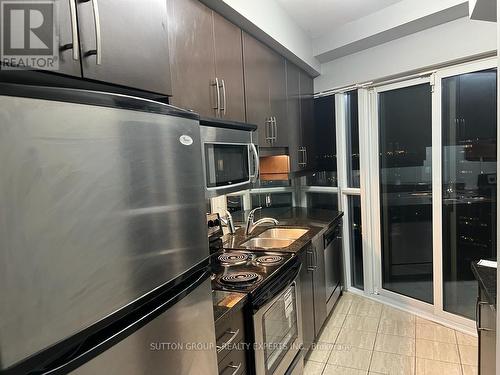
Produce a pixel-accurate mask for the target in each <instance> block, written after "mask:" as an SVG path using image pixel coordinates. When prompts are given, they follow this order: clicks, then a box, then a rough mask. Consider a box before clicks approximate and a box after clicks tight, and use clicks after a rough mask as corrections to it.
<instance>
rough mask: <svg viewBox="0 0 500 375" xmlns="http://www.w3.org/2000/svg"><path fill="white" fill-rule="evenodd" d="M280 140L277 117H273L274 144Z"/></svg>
mask: <svg viewBox="0 0 500 375" xmlns="http://www.w3.org/2000/svg"><path fill="white" fill-rule="evenodd" d="M277 140H278V126H277V121H276V116H273V142H276V141H277Z"/></svg>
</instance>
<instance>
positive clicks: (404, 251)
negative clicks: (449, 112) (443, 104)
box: [378, 82, 433, 303]
mask: <svg viewBox="0 0 500 375" xmlns="http://www.w3.org/2000/svg"><path fill="white" fill-rule="evenodd" d="M431 103H432V93H431V85H430V84H429V83H428V82H427V83H423V84H418V85H412V86H407V87H400V88H394V89H389V90H387V91H381V92H380V93H379V97H378V109H379V111H378V113H379V114H378V118H379V121H378V124H379V137H378V138H379V139H378V143H379V158H380V161H379V166H380V169H379V190H380V235H381V256H382V259H381V268H382V270H381V274H382V288H383V289H385V290H389V291H391V292H395V293H398V294H401V295H404V296H408V297H411V298H415V299H417V300H420V301H424V302H427V303H433V277H432V272H433V261H432V259H433V253H432V152H431V151H432V149H431V146H432V110H431V108H432V107H431Z"/></svg>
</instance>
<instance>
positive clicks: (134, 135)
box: [0, 85, 209, 372]
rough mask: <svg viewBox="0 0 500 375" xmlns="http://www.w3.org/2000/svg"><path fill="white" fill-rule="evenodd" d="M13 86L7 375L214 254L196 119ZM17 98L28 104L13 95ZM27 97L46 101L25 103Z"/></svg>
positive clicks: (3, 318)
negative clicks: (20, 363) (19, 364)
mask: <svg viewBox="0 0 500 375" xmlns="http://www.w3.org/2000/svg"><path fill="white" fill-rule="evenodd" d="M8 86H9V85H0V160H1V163H0V286H1V287H0V300H1V301H2V302H1V303H0V372H1V370H2V369H4V368H7V367H10V366H11V365H13V364H15V363H16V362H18V361H20V360H23V359H25V358H26V357H28V356H30V355H32V354H34V353H36V352H38V351H40V350H42V349H44V348H47V347H49V346H51V345H53V344H54V343H56V342H58V341H60V340H62V339H65V338H67V337H70V336H72V335H73V334H75V333H76V332H79V331H81V330H82V329H84V328H87V327H89V326H91V325H93V324H94V323H96V322H98V321H100V320H101V319H103V318H105V317H108V316H109V315H110V314H114V313H116V312H117V311H118V310H120V309H122V308H124V307H127V306H128V305H130V304H131V303H132V302H133V301H135V300H137V299H138V298H139V297H142V296H144V295H146V294H148V293H150V292H152V291H154V290H155V289H157V288H159V287H161V286H162V285H164V284H166V283H167V282H172V281H173V280H175V279H176V278H178V277H180V276H181V275H183V274H185V272H186V271H187V270H189V269H191V268H192V267H193V266H195V265H197V264H199V263H200V262H203V261H204V260H206V258H207V257H208V256H209V252H208V244H207V228H206V221H205V208H206V204H205V198H204V181H203V170H202V163H201V159H202V158H201V150H200V131H199V124H198V121H197V120H196V119H193V117H192V116H191V118H190V116H189V114H187V115H186V116H185V117H180V115H179V114H177V115H178V116H170V115H164V114H159V113H169V112H170V109H171V108H172V107H169V106H166V105H162V104H157V103H152V102H148V101H144V100H141V99H136V98H129V97H123V96H118V95H109V94H103V93H92V92H90V93H89V92H83V91H82V92H80V91H79V90H67V89H48V88H44V89H39V88H37V89H34V90H33V93H30V92H29V89H28V92H26V90H27V89H25V88H18V89H15V90H13V89H11V88H9V87H8ZM13 91H19V93H20V94H21V95H20V96H19V97H15V96H6V95H12V94H13ZM6 93H7V94H6ZM43 93H46V94H47V97H50V98H51V100H45V99H42V98H40V97H41V96H43ZM31 94H33V96H37V97H38V98H37V99H33V98H27V97H21V96H29V95H31ZM59 99H60V100H59ZM75 101H80V103H81V104H75V103H71V102H75ZM93 102H95V103H96V104H99V105H92V103H93ZM112 105H117V106H119V107H122V108H116V107H112ZM123 108H134V109H135V110H128V109H123ZM145 110H148V111H149V110H152V111H153V112H157V113H151V112H145ZM172 113H174V114H175V110H172Z"/></svg>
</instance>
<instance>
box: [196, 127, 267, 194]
mask: <svg viewBox="0 0 500 375" xmlns="http://www.w3.org/2000/svg"><path fill="white" fill-rule="evenodd" d="M200 132H201V142H202V160H203V166H204V179H205V186H206V190H205V192H206V197H207V198H212V197H216V196H219V195H221V194H228V193H232V192H236V191H241V190H245V189H250V188H251V187H252V185H253V183H255V182H256V181H257V179H258V176H259V155H258V152H257V149H256V147H255V145H254V144H253V143H252V132H251V131H246V130H237V129H227V128H218V127H211V126H201V127H200ZM212 145H222V146H224V145H226V146H231V145H234V146H238V145H239V146H244V147H246V152H247V155H246V157H247V158H248V170H247V171H246V172H247V178H246V180H245V181H241V168H240V169H239V170H237V171H235V172H236V173H235V174H234V178H235V182H234V183H233V182H232V181H230V180H231V178H228V180H229V181H227V183H226V184H224V185H222V186H215V187H207V185H208V182H209V180H211V179H213V178H214V176H212V175H211V174H215V168H216V167H217V163H218V162H219V160H214V153H213V152H212V153H208V154H207V152H206V150H207V148H211V147H212ZM207 155H208V156H207ZM211 156H212V157H211ZM221 161H222V160H221ZM209 174H210V175H209ZM236 181H237V182H236Z"/></svg>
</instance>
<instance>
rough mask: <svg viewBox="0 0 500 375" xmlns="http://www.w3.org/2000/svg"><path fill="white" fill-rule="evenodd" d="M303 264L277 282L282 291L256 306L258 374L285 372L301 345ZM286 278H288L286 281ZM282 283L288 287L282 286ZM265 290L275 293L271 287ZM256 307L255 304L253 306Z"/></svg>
mask: <svg viewBox="0 0 500 375" xmlns="http://www.w3.org/2000/svg"><path fill="white" fill-rule="evenodd" d="M298 271H300V263H299V264H298V265H297V266H295V267H294V268H292V269H290V270H289V271H288V275H285V277H282V278H280V279H279V280H277V282H275V283H274V284H275V287H279V286H281V287H280V289H281V291H279V292H278V293H277V294H274V297H271V299H270V301H268V302H267V303H265V304H264V305H262V306H261V307H259V308H258V309H257V310H255V309H254V315H253V326H254V334H255V350H254V353H255V369H256V373H257V374H263V375H264V374H265V375H270V374H275V375H283V374H285V373H286V371H287V370H288V368H289V367H290V366H291V365H292V363H293V361H294V358H295V357H296V356H297V354H298V353H299V352H300V350H301V348H302V323H301V322H302V316H301V311H300V286H299V280H298ZM284 278H288V280H286V281H287V282H285V283H284V281H285V280H284ZM283 285H285V287H284V288H283ZM272 288H273V287H272V286H271V287H270V290H268V291H267V292H265V294H266V295H267V296H269V295H273V294H272V293H270V291H271V290H272ZM254 308H255V306H254Z"/></svg>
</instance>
